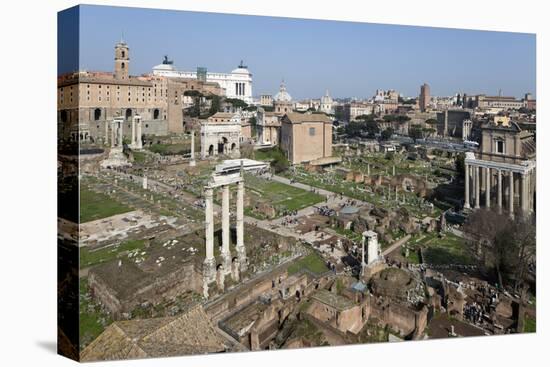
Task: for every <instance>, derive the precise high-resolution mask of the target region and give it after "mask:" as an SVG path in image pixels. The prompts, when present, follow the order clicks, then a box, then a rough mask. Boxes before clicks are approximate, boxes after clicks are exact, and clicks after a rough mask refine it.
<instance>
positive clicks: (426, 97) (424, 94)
mask: <svg viewBox="0 0 550 367" xmlns="http://www.w3.org/2000/svg"><path fill="white" fill-rule="evenodd" d="M418 104H419V106H420V112H425V111H426V110H427V109H428V107H429V105H430V86H429V85H428V84H426V83H424V84H422V85H421V86H420V96H419V98H418Z"/></svg>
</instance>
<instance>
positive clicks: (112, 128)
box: [111, 121, 116, 148]
mask: <svg viewBox="0 0 550 367" xmlns="http://www.w3.org/2000/svg"><path fill="white" fill-rule="evenodd" d="M115 133H116V122H115V121H112V122H111V148H114V146H115Z"/></svg>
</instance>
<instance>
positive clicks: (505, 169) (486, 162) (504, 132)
mask: <svg viewBox="0 0 550 367" xmlns="http://www.w3.org/2000/svg"><path fill="white" fill-rule="evenodd" d="M481 131H482V132H481V145H480V149H479V152H477V153H473V152H468V153H466V159H465V161H464V163H465V165H464V166H465V185H464V186H465V187H464V208H466V209H469V208H472V207H473V208H474V209H478V208H480V206H481V205H482V203H483V204H484V206H485V207H486V208H490V207H491V206H493V205H495V206H496V207H497V209H498V210H499V211H503V208H507V210H508V213H509V214H510V216H514V215H515V214H516V212H519V213H521V214H527V213H530V212H532V211H534V209H535V192H536V180H535V177H536V143H535V140H534V135H533V133H532V132H529V131H525V130H522V129H521V128H520V126H519V125H518V124H517V123H516V122H514V121H512V120H511V119H510V118H509V117H507V116H494V118H493V119H491V120H489V121H487V122H486V123H484V124H483V125H482V127H481ZM470 188H471V190H470Z"/></svg>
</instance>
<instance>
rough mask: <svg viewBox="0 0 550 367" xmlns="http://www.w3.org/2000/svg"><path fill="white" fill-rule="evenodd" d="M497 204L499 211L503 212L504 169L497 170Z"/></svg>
mask: <svg viewBox="0 0 550 367" xmlns="http://www.w3.org/2000/svg"><path fill="white" fill-rule="evenodd" d="M497 206H498V212H499V213H502V171H501V170H500V169H499V170H498V171H497Z"/></svg>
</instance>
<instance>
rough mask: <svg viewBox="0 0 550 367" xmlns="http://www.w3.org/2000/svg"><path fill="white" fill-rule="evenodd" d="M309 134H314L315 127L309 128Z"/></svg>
mask: <svg viewBox="0 0 550 367" xmlns="http://www.w3.org/2000/svg"><path fill="white" fill-rule="evenodd" d="M309 136H315V128H314V127H310V128H309Z"/></svg>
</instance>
